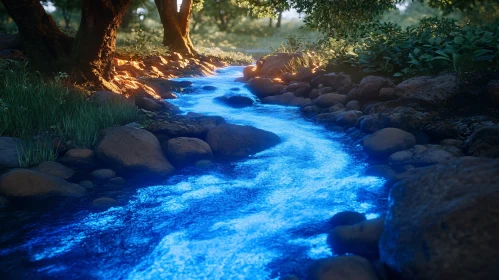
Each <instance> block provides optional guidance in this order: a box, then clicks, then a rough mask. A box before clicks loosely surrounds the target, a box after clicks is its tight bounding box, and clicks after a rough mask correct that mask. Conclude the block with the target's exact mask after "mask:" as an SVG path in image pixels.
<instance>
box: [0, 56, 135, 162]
mask: <svg viewBox="0 0 499 280" xmlns="http://www.w3.org/2000/svg"><path fill="white" fill-rule="evenodd" d="M0 75H1V77H0V111H1V114H0V135H2V136H12V137H19V138H21V139H23V140H24V141H25V143H26V145H27V147H26V154H25V156H24V157H23V158H20V163H21V164H22V166H30V165H33V164H36V163H39V162H41V161H44V160H53V159H55V158H56V157H57V155H56V154H55V152H54V149H53V144H52V140H53V139H62V140H63V141H64V142H65V143H66V144H69V145H70V146H73V147H79V148H90V147H92V146H93V145H94V143H95V141H96V140H97V136H98V133H99V131H100V130H101V129H103V128H106V127H111V126H115V125H124V124H126V123H130V122H134V121H140V120H141V116H140V114H139V112H138V110H137V108H136V107H135V106H134V105H133V104H131V103H125V102H122V103H114V104H111V105H106V106H102V105H97V104H94V103H92V102H89V101H88V100H87V95H86V94H85V93H84V92H82V91H79V90H77V89H74V88H72V87H67V86H65V85H64V84H63V82H62V81H61V77H63V75H59V78H56V79H50V80H44V79H43V78H42V77H41V76H39V75H36V74H33V73H30V72H28V71H27V70H26V69H25V67H24V65H18V66H15V67H13V68H12V67H11V69H8V70H5V69H4V70H3V71H1V72H0Z"/></svg>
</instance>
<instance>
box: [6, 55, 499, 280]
mask: <svg viewBox="0 0 499 280" xmlns="http://www.w3.org/2000/svg"><path fill="white" fill-rule="evenodd" d="M295 56H296V55H294V56H289V55H286V54H282V55H277V56H271V57H267V58H266V59H265V60H260V61H258V62H257V64H256V66H249V67H247V68H245V69H244V71H242V68H228V69H225V70H221V71H220V74H219V76H215V77H206V78H199V79H197V78H189V79H179V80H176V81H170V82H168V83H169V84H168V88H169V90H172V89H173V90H174V89H175V88H177V89H179V88H183V89H184V90H183V91H182V93H180V92H179V93H178V95H179V96H180V98H178V99H176V100H170V102H164V101H157V100H153V99H151V98H149V97H146V96H136V97H135V103H136V105H137V106H138V107H140V108H142V110H144V113H146V114H147V115H149V117H150V118H151V121H150V122H149V123H148V124H147V125H146V126H145V127H142V126H141V125H139V124H129V125H127V126H125V127H114V128H108V129H105V130H103V131H102V132H101V137H100V140H99V141H98V143H97V145H96V146H95V147H94V148H93V149H92V150H81V149H71V150H67V151H66V150H64V151H62V152H61V156H60V157H59V159H58V160H57V162H44V163H42V164H40V165H39V166H36V167H32V168H30V169H11V168H16V167H18V166H17V164H18V162H17V160H16V159H17V156H18V153H19V152H22V151H23V144H22V142H21V141H20V140H19V139H13V138H8V137H2V138H0V141H2V145H0V147H1V148H0V149H2V153H1V154H2V156H0V166H2V167H4V171H3V172H4V174H3V175H2V177H0V195H2V196H3V197H0V204H1V205H2V207H4V211H3V212H2V213H1V214H2V215H3V217H5V218H9V219H13V218H14V217H18V218H19V220H18V221H16V222H9V223H6V224H5V225H6V227H4V228H5V234H3V235H2V237H1V241H0V244H2V247H4V248H6V249H3V250H1V251H0V256H1V259H2V260H5V262H3V263H4V264H3V265H2V267H1V269H2V270H3V271H6V272H7V273H8V274H7V275H8V276H11V277H29V276H30V275H33V274H36V273H42V274H44V275H47V276H50V277H63V276H67V275H68V273H70V272H74V271H77V272H79V273H81V275H82V276H89V277H94V278H99V279H100V278H123V277H125V278H131V279H144V278H164V279H198V278H199V279H201V278H206V277H208V278H210V279H229V278H230V277H234V278H240V279H279V278H281V279H447V278H449V279H452V278H455V279H493V278H494V275H498V274H499V272H498V271H497V268H496V265H495V262H494V261H491V260H495V259H496V258H497V256H499V247H498V246H497V245H498V244H499V242H497V240H498V239H497V236H499V235H498V234H497V233H496V232H495V229H496V228H499V227H498V226H499V225H498V224H497V221H496V220H497V219H496V217H497V211H495V210H494V209H495V207H494V205H495V201H497V200H496V196H497V194H498V191H499V184H497V179H499V178H498V177H499V162H498V160H497V159H496V158H497V157H498V156H499V153H498V151H499V148H498V147H499V137H498V135H499V126H498V123H499V121H498V120H499V112H498V109H497V103H496V102H497V96H498V94H499V91H498V87H497V85H498V83H497V82H496V81H490V82H487V84H486V85H482V86H480V85H463V84H462V83H461V82H460V80H459V78H458V77H457V76H454V75H451V74H447V75H442V76H438V77H415V78H412V79H409V80H406V81H402V82H394V81H393V80H392V79H390V78H386V77H377V76H366V77H363V78H361V79H359V80H358V81H356V80H355V79H354V78H352V77H350V76H348V75H346V74H344V73H326V72H325V71H321V70H317V69H300V70H299V71H297V72H296V73H286V71H285V69H289V68H287V64H288V63H289V62H290V61H291V59H292V58H293V57H295ZM241 72H244V77H239V78H237V81H238V82H234V81H233V80H234V79H235V78H236V77H238V76H239V75H241V74H240V73H241ZM240 82H246V83H247V85H246V87H247V89H246V87H243V84H241V83H240ZM186 88H188V89H187V90H185V89H186ZM248 90H249V91H248ZM171 97H174V96H173V95H172V96H171ZM115 98H122V97H120V96H116V95H114V94H112V93H109V92H104V91H101V92H97V93H95V94H94V96H93V97H92V102H102V103H106V102H113V100H114V99H115ZM261 103H263V104H261ZM273 104H275V105H273ZM276 105H281V106H276ZM282 105H284V106H282ZM181 111H183V113H180V112H181ZM187 112H189V113H187ZM186 113H187V114H186ZM199 113H202V114H199ZM138 185H140V186H141V187H140V188H139V189H138V190H137V191H136V188H135V187H136V186H138ZM388 192H390V195H389V200H388V202H387V201H386V198H387V197H388ZM62 197H70V199H69V200H67V198H66V199H64V200H61V198H62ZM48 201H50V203H52V202H54V201H55V202H56V205H59V206H57V207H56V208H57V209H51V210H52V211H50V209H49V210H44V211H45V212H43V211H41V212H40V211H39V210H38V209H39V208H37V207H38V205H43V206H44V208H47V202H48ZM33 208H34V209H35V210H34V211H35V212H36V213H37V215H32V214H33V213H31V214H29V213H28V214H27V213H26V212H23V211H26V209H31V211H33V210H32V209H33ZM48 208H50V207H48ZM387 208H388V209H387ZM19 211H21V212H19ZM47 211H48V212H47ZM64 211H66V212H67V213H70V217H65V216H64V215H63V214H61V212H64ZM40 213H42V214H41V215H40ZM43 213H50V214H43ZM54 221H55V222H54ZM7 229H8V230H7ZM20 232H23V233H24V234H23V235H24V236H23V238H22V239H21V240H20V239H19V238H16V235H18V234H19V233H20ZM113 239H115V240H114V241H113ZM58 240H63V242H62V243H63V244H61V242H60V241H58ZM116 245H117V246H119V248H121V249H119V250H116ZM77 248H81V249H77ZM345 254H346V255H345ZM351 254H354V256H352V255H351ZM95 255H98V256H100V257H99V258H93V257H91V256H95ZM132 256H133V257H132ZM103 258H104V259H108V260H109V263H107V264H104V263H103V262H102V259H103ZM70 263H71V265H69V264H70ZM235 263H237V267H239V268H240V269H237V270H236V269H235V265H234V264H235ZM25 267H31V268H32V269H29V270H24V268H25ZM229 275H230V276H229ZM294 275H296V276H294ZM224 277H225V278H224ZM227 277H229V278H227ZM463 277H464V278H463ZM84 278H85V277H84Z"/></svg>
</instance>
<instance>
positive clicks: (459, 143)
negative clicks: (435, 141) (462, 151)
mask: <svg viewBox="0 0 499 280" xmlns="http://www.w3.org/2000/svg"><path fill="white" fill-rule="evenodd" d="M463 144H464V141H463V140H459V139H444V140H442V141H440V145H443V146H454V147H457V148H460V147H461V146H463Z"/></svg>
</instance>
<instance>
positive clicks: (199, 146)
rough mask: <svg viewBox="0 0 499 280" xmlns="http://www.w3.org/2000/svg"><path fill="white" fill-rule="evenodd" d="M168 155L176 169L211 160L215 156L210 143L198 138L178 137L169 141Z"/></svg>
mask: <svg viewBox="0 0 499 280" xmlns="http://www.w3.org/2000/svg"><path fill="white" fill-rule="evenodd" d="M167 146H168V147H167V152H166V155H167V157H168V160H169V161H170V162H171V163H172V164H173V165H174V166H176V167H182V166H186V165H190V164H194V163H196V162H197V161H200V160H211V158H212V157H213V154H212V152H211V148H210V146H209V145H208V143H206V142H204V141H203V140H201V139H198V138H188V137H178V138H173V139H170V140H169V141H168V144H167Z"/></svg>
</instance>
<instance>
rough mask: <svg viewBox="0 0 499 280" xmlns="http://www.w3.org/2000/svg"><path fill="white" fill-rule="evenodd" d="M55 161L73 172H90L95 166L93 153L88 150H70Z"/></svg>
mask: <svg viewBox="0 0 499 280" xmlns="http://www.w3.org/2000/svg"><path fill="white" fill-rule="evenodd" d="M57 161H58V162H60V163H62V164H64V165H65V166H68V167H70V168H72V169H75V170H92V169H95V167H96V166H97V161H96V158H95V153H94V151H92V150H90V149H71V150H69V151H67V152H66V153H65V154H64V156H63V157H61V158H60V159H58V160H57Z"/></svg>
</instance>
